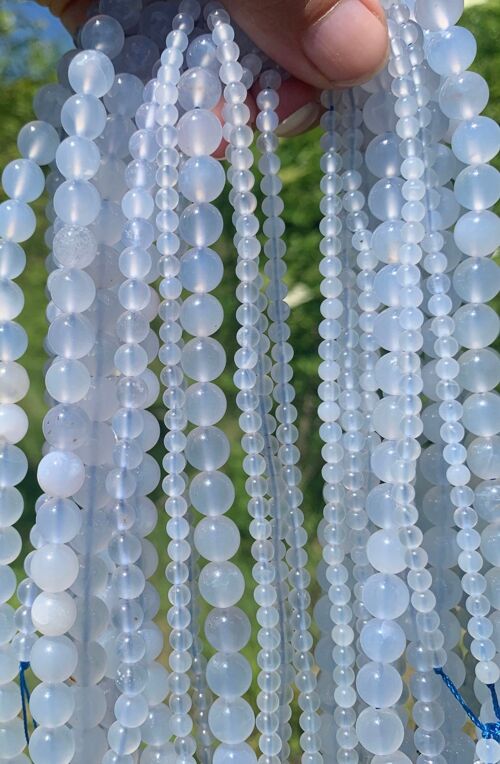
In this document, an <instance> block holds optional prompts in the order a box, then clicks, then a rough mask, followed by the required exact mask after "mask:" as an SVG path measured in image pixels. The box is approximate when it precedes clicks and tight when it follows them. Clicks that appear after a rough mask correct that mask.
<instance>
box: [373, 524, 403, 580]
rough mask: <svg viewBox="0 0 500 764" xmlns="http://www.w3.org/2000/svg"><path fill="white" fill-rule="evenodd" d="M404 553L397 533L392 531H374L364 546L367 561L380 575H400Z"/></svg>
mask: <svg viewBox="0 0 500 764" xmlns="http://www.w3.org/2000/svg"><path fill="white" fill-rule="evenodd" d="M405 551H406V550H405V548H404V546H403V545H402V544H401V542H400V541H399V537H398V533H397V531H396V530H392V529H387V530H380V531H376V532H375V533H373V534H372V535H371V536H370V538H369V540H368V543H367V545H366V554H367V557H368V561H369V562H370V564H371V565H373V567H374V568H375V570H379V571H380V572H381V573H400V572H401V571H402V570H404V569H405V567H406V563H405Z"/></svg>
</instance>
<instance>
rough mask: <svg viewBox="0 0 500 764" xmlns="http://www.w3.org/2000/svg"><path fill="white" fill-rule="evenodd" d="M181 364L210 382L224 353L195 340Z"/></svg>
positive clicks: (221, 364) (221, 367)
mask: <svg viewBox="0 0 500 764" xmlns="http://www.w3.org/2000/svg"><path fill="white" fill-rule="evenodd" d="M181 363H182V368H183V369H184V372H185V374H187V376H188V377H191V379H194V380H196V381H198V382H210V381H211V380H213V379H216V378H217V377H218V376H220V374H222V372H223V371H224V368H225V366H226V353H225V351H224V348H223V347H222V345H221V344H220V343H219V342H217V340H214V339H212V338H211V337H203V338H195V339H192V340H189V342H187V343H186V344H185V345H184V347H183V349H182V358H181ZM499 363H500V360H499Z"/></svg>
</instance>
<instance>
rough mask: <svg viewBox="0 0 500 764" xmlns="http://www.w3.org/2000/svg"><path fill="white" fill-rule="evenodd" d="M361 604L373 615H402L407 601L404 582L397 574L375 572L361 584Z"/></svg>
mask: <svg viewBox="0 0 500 764" xmlns="http://www.w3.org/2000/svg"><path fill="white" fill-rule="evenodd" d="M362 597H363V604H364V605H365V607H366V608H367V610H368V611H369V612H370V613H371V614H372V615H373V616H374V617H375V618H381V619H394V618H398V617H399V616H400V615H402V614H403V613H404V612H405V610H406V608H407V606H408V602H409V592H408V587H407V586H406V584H405V583H404V582H403V581H402V580H401V579H400V578H398V577H397V576H395V575H392V574H388V573H375V574H374V575H372V576H370V577H369V578H368V580H367V581H366V582H365V583H364V584H363V592H362Z"/></svg>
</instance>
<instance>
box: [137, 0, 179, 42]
mask: <svg viewBox="0 0 500 764" xmlns="http://www.w3.org/2000/svg"><path fill="white" fill-rule="evenodd" d="M176 13H177V6H176V5H170V4H169V3H163V2H154V3H150V4H149V5H147V6H146V7H145V8H143V9H142V13H141V20H140V30H141V32H142V33H143V34H145V35H147V36H148V37H150V38H151V39H152V40H154V41H155V42H156V44H157V45H159V46H160V48H161V49H163V48H164V47H165V40H166V37H167V34H168V33H169V32H170V31H171V29H172V21H173V20H174V17H175V15H176Z"/></svg>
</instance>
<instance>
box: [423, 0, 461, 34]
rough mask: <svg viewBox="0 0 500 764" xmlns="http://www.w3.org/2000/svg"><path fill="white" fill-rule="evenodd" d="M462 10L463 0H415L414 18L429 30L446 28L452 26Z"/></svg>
mask: <svg viewBox="0 0 500 764" xmlns="http://www.w3.org/2000/svg"><path fill="white" fill-rule="evenodd" d="M463 10H464V0H449V2H448V1H447V2H446V3H444V2H435V0H416V2H415V18H416V19H417V21H418V22H419V24H421V25H422V26H423V27H424V29H430V30H431V31H433V30H436V29H448V27H450V26H453V24H455V23H456V22H457V21H458V19H459V18H460V16H461V15H462V13H463Z"/></svg>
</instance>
